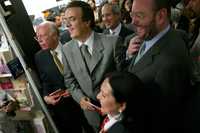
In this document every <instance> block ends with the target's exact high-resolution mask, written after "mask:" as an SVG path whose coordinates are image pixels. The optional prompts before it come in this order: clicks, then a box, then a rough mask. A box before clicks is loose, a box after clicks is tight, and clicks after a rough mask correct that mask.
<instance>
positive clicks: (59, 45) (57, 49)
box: [54, 42, 62, 53]
mask: <svg viewBox="0 0 200 133" xmlns="http://www.w3.org/2000/svg"><path fill="white" fill-rule="evenodd" d="M61 45H62V44H61V43H60V42H59V44H58V46H57V47H56V48H55V49H54V51H55V52H57V53H61Z"/></svg>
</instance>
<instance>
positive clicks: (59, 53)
mask: <svg viewBox="0 0 200 133" xmlns="http://www.w3.org/2000/svg"><path fill="white" fill-rule="evenodd" d="M61 47H62V44H61V43H60V42H59V44H58V46H57V47H56V48H55V49H54V51H55V52H56V53H57V57H58V59H59V61H60V62H61V63H62V64H63V62H62V52H61Z"/></svg>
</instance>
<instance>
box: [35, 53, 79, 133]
mask: <svg viewBox="0 0 200 133" xmlns="http://www.w3.org/2000/svg"><path fill="white" fill-rule="evenodd" d="M35 63H36V66H37V69H38V72H39V76H40V79H41V83H42V87H43V88H42V89H43V96H47V95H49V94H50V93H52V92H54V91H56V90H57V89H65V88H66V87H65V84H64V78H63V75H62V74H61V73H60V71H59V69H58V68H57V66H56V64H55V63H54V60H53V57H52V55H51V53H50V50H41V51H39V52H38V53H36V55H35ZM48 109H49V111H50V112H51V113H52V118H53V120H54V122H55V123H56V126H57V127H58V130H59V132H61V133H64V132H66V130H68V131H71V132H72V131H77V132H81V125H80V118H79V116H80V112H79V111H80V110H79V107H78V105H77V104H76V103H75V101H74V100H73V99H72V98H71V97H68V98H63V99H61V101H60V102H59V103H58V104H57V105H55V106H52V105H49V106H48ZM74 125H76V127H73V126H74Z"/></svg>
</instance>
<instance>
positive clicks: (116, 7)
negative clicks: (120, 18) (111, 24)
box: [104, 3, 121, 15]
mask: <svg viewBox="0 0 200 133" xmlns="http://www.w3.org/2000/svg"><path fill="white" fill-rule="evenodd" d="M104 6H111V7H112V12H113V14H119V15H121V10H120V7H119V5H117V4H112V3H106V4H104Z"/></svg>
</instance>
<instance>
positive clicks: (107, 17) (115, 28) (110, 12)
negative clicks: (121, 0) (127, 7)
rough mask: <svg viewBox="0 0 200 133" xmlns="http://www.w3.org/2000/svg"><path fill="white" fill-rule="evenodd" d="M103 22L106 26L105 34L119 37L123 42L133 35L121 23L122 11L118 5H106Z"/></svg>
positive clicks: (102, 11) (103, 8)
mask: <svg viewBox="0 0 200 133" xmlns="http://www.w3.org/2000/svg"><path fill="white" fill-rule="evenodd" d="M101 13H102V21H103V23H104V25H105V26H106V29H105V30H104V34H110V35H118V36H120V37H121V38H122V39H123V40H124V38H125V37H126V36H128V35H130V34H132V33H133V31H132V30H130V29H128V28H126V27H125V26H124V25H123V24H122V23H121V11H120V8H119V6H118V5H116V4H111V3H106V4H105V5H104V6H103V7H102V9H101Z"/></svg>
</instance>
